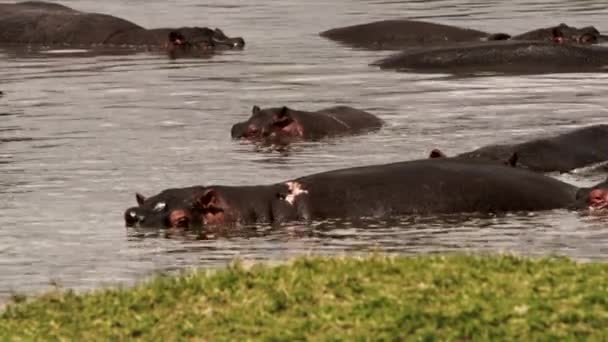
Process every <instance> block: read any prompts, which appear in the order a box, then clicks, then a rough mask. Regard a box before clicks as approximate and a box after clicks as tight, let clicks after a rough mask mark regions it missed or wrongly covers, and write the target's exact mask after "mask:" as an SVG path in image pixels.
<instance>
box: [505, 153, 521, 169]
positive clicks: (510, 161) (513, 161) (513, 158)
mask: <svg viewBox="0 0 608 342" xmlns="http://www.w3.org/2000/svg"><path fill="white" fill-rule="evenodd" d="M517 159H519V156H518V155H517V152H513V154H512V155H511V156H510V157H509V159H507V160H505V165H507V166H510V167H517Z"/></svg>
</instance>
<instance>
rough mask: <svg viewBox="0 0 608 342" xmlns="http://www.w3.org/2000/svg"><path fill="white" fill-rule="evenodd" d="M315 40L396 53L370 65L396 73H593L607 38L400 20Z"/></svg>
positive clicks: (559, 29) (601, 65) (603, 59)
mask: <svg viewBox="0 0 608 342" xmlns="http://www.w3.org/2000/svg"><path fill="white" fill-rule="evenodd" d="M321 36H323V37H325V38H328V39H331V40H334V41H338V42H340V43H343V44H346V45H349V46H352V47H357V48H364V49H371V50H402V51H401V52H399V53H397V54H395V55H392V56H389V57H387V58H384V59H381V60H379V61H376V62H373V63H372V65H375V66H379V67H380V68H381V69H392V70H400V71H415V72H440V73H453V74H467V73H479V72H501V73H555V72H587V71H594V72H597V71H602V70H605V67H606V65H607V60H608V47H606V46H601V44H602V43H606V42H608V36H604V35H601V34H600V32H599V31H598V30H597V29H596V28H595V27H593V26H587V27H583V28H577V27H572V26H568V25H566V24H560V25H558V26H553V27H547V28H540V29H535V30H532V31H529V32H525V33H522V34H519V35H514V36H511V35H509V34H506V33H494V34H491V33H487V32H483V31H478V30H472V29H465V28H460V27H455V26H449V25H442V24H435V23H428V22H423V21H416V20H407V19H402V20H383V21H377V22H372V23H368V24H362V25H354V26H348V27H341V28H336V29H331V30H328V31H325V32H322V33H321ZM598 44H599V46H598Z"/></svg>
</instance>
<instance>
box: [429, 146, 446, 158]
mask: <svg viewBox="0 0 608 342" xmlns="http://www.w3.org/2000/svg"><path fill="white" fill-rule="evenodd" d="M446 157H447V156H446V155H445V153H443V152H441V150H440V149H436V148H435V149H433V150H432V151H431V153H429V158H430V159H435V158H446Z"/></svg>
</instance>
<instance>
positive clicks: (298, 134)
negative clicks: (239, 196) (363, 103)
mask: <svg viewBox="0 0 608 342" xmlns="http://www.w3.org/2000/svg"><path fill="white" fill-rule="evenodd" d="M382 124H383V122H382V120H380V119H379V118H378V117H376V116H374V115H372V114H370V113H367V112H364V111H362V110H359V109H356V108H352V107H348V106H335V107H330V108H324V109H321V110H318V111H316V112H307V111H302V110H296V109H291V108H289V107H285V106H283V107H274V108H266V109H260V107H258V106H253V109H252V111H251V117H250V118H249V119H248V120H247V121H244V122H239V123H237V124H235V125H234V126H232V130H231V135H232V138H233V139H248V140H252V141H263V142H278V143H283V144H285V143H289V142H291V141H293V140H319V139H323V138H327V137H334V136H345V135H354V134H362V133H365V132H369V131H373V130H378V129H380V128H381V127H382Z"/></svg>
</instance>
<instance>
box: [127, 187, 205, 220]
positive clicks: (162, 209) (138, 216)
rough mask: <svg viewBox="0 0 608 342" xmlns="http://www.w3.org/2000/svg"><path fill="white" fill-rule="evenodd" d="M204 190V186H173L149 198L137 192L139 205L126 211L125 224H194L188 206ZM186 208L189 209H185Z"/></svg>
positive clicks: (192, 203)
mask: <svg viewBox="0 0 608 342" xmlns="http://www.w3.org/2000/svg"><path fill="white" fill-rule="evenodd" d="M204 190H205V188H204V187H203V186H192V187H188V188H173V189H167V190H164V191H162V192H161V193H159V194H157V195H154V196H151V197H148V198H146V197H145V196H144V195H142V194H140V193H136V194H135V199H136V201H137V206H136V207H131V208H129V209H127V210H126V211H125V213H124V219H125V225H126V226H127V227H136V226H138V227H183V228H187V227H189V226H190V225H191V224H192V217H191V215H189V213H190V210H189V209H187V208H190V207H192V206H193V205H194V202H193V201H194V196H195V195H197V194H199V193H201V192H202V191H204ZM184 209H187V210H186V211H184Z"/></svg>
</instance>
